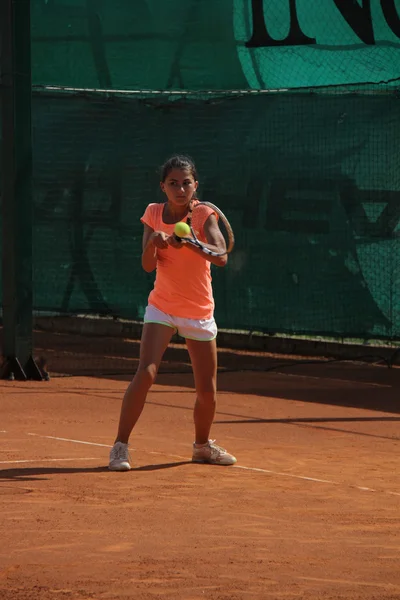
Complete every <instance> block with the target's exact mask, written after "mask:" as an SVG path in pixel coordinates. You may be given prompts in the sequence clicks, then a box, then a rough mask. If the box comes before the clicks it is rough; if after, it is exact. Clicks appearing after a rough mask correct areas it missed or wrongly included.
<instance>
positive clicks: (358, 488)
mask: <svg viewBox="0 0 400 600" xmlns="http://www.w3.org/2000/svg"><path fill="white" fill-rule="evenodd" d="M27 435H33V436H36V437H40V438H45V439H49V440H58V441H61V442H72V443H74V444H86V445H88V446H101V447H102V448H112V446H110V445H109V444H96V443H95V442H84V441H82V440H71V439H69V438H61V437H55V436H52V435H39V434H38V433H28V434H27ZM148 454H158V455H161V456H170V457H173V458H180V459H182V460H188V458H187V456H180V455H179V454H164V453H162V452H151V451H149V452H148ZM232 467H233V468H234V469H242V470H245V471H254V472H256V473H266V474H267V475H276V476H278V477H291V478H292V479H300V480H301V481H313V482H316V483H329V484H330V485H343V484H340V483H339V482H338V481H330V480H328V479H317V478H315V477H306V476H305V475H293V473H281V472H280V471H270V470H268V469H260V468H257V467H244V466H243V465H232ZM349 487H352V488H355V489H357V490H360V491H362V492H377V491H378V490H375V489H373V488H369V487H365V486H360V485H351V486H349ZM385 493H387V494H391V495H392V496H400V493H398V492H390V491H387V492H385Z"/></svg>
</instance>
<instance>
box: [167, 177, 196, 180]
mask: <svg viewBox="0 0 400 600" xmlns="http://www.w3.org/2000/svg"><path fill="white" fill-rule="evenodd" d="M168 181H178V180H177V179H175V178H174V177H170V178H169V179H168ZM183 181H192V179H191V178H190V177H185V179H184V180H183Z"/></svg>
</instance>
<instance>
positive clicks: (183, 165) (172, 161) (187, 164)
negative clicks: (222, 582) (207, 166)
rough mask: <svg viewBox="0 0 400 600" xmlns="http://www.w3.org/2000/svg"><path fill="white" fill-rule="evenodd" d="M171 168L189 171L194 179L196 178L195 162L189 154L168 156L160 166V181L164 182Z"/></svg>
mask: <svg viewBox="0 0 400 600" xmlns="http://www.w3.org/2000/svg"><path fill="white" fill-rule="evenodd" d="M173 169H185V170H187V171H189V172H190V174H191V175H192V177H193V179H194V180H195V181H197V180H198V176H197V170H196V167H195V164H194V162H193V161H192V159H191V158H190V157H189V156H183V155H181V154H176V155H175V156H171V158H169V159H168V160H167V162H165V163H164V164H163V166H162V167H161V170H160V175H161V181H163V182H164V181H165V180H166V179H167V177H168V175H169V174H170V173H171V171H172V170H173Z"/></svg>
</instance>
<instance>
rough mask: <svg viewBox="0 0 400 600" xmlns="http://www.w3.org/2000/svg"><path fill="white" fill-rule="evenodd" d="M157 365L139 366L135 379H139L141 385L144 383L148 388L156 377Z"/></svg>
mask: <svg viewBox="0 0 400 600" xmlns="http://www.w3.org/2000/svg"><path fill="white" fill-rule="evenodd" d="M157 371H158V368H157V365H155V364H154V363H150V364H143V365H141V364H139V367H138V370H137V372H136V377H138V378H140V379H141V381H142V382H143V383H146V384H147V386H148V387H150V386H152V385H153V383H154V381H155V379H156V377H157Z"/></svg>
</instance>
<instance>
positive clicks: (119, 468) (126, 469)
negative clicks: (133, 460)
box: [108, 466, 132, 471]
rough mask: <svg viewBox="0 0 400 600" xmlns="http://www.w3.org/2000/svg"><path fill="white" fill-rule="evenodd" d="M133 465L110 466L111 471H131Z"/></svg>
mask: <svg viewBox="0 0 400 600" xmlns="http://www.w3.org/2000/svg"><path fill="white" fill-rule="evenodd" d="M131 468H132V467H130V466H127V467H126V466H122V467H110V466H109V467H108V470H109V471H130V470H131Z"/></svg>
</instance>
